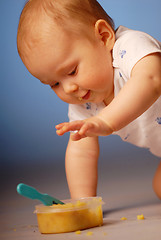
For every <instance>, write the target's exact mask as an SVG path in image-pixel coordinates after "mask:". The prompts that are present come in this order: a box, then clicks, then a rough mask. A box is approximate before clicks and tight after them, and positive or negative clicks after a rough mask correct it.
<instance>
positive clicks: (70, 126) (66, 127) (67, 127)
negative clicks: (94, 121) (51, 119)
mask: <svg viewBox="0 0 161 240" xmlns="http://www.w3.org/2000/svg"><path fill="white" fill-rule="evenodd" d="M82 125H83V121H73V122H70V123H65V124H63V125H61V126H59V127H58V128H57V129H58V130H57V131H56V133H57V134H58V135H63V134H64V133H66V132H69V131H76V130H80V128H81V127H82Z"/></svg>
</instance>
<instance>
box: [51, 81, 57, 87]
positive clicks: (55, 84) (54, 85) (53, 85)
mask: <svg viewBox="0 0 161 240" xmlns="http://www.w3.org/2000/svg"><path fill="white" fill-rule="evenodd" d="M57 86H59V82H56V83H54V84H52V85H50V87H51V88H54V87H57Z"/></svg>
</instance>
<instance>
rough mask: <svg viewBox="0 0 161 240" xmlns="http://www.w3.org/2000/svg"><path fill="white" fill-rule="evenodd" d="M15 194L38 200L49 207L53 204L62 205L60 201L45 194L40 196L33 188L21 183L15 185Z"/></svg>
mask: <svg viewBox="0 0 161 240" xmlns="http://www.w3.org/2000/svg"><path fill="white" fill-rule="evenodd" d="M17 192H18V193H19V194H20V195H22V196H24V197H27V198H31V199H38V200H40V201H41V202H42V203H43V204H44V205H46V206H51V205H53V204H64V203H63V202H61V201H60V200H58V199H56V198H53V197H51V196H49V195H48V194H46V193H45V194H42V193H40V192H38V191H37V190H36V189H35V188H33V187H30V186H28V185H26V184H23V183H20V184H18V185H17Z"/></svg>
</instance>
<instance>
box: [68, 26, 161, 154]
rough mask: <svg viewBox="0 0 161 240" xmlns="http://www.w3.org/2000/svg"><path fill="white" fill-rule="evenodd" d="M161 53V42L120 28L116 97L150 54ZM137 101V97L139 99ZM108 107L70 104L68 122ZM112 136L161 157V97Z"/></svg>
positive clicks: (115, 61) (116, 50)
mask: <svg viewBox="0 0 161 240" xmlns="http://www.w3.org/2000/svg"><path fill="white" fill-rule="evenodd" d="M155 52H161V43H160V42H158V41H157V40H155V39H154V38H152V37H151V36H150V35H148V34H146V33H143V32H140V31H134V30H130V29H128V28H125V27H123V26H120V27H119V28H118V30H117V31H116V42H115V45H114V48H113V67H114V96H116V95H117V94H118V93H119V91H120V90H121V88H122V87H123V86H124V84H125V83H126V82H127V81H128V79H129V78H130V75H131V71H132V68H133V67H134V65H135V64H136V63H137V62H138V61H139V60H140V59H141V58H143V57H145V56H147V55H148V54H151V53H155ZM136 98H137V96H136ZM105 107H106V106H105V104H104V103H103V102H102V103H98V104H96V103H86V104H82V105H77V104H69V112H68V116H69V120H70V121H74V120H82V119H86V118H89V117H91V116H95V115H97V114H98V113H99V112H100V111H101V110H102V109H103V108H105ZM113 134H117V135H119V136H120V137H121V138H122V140H124V141H127V142H130V143H132V144H134V145H136V146H139V147H144V148H148V149H149V150H150V151H151V152H152V153H153V154H154V155H156V156H159V157H161V97H159V98H158V100H157V101H156V102H155V103H154V104H153V105H152V106H151V107H150V108H149V109H148V110H147V111H146V112H144V113H143V114H142V115H141V116H139V117H138V118H137V119H135V120H134V121H133V122H131V123H130V124H128V125H127V126H126V127H124V128H122V129H121V130H119V131H117V132H114V133H113Z"/></svg>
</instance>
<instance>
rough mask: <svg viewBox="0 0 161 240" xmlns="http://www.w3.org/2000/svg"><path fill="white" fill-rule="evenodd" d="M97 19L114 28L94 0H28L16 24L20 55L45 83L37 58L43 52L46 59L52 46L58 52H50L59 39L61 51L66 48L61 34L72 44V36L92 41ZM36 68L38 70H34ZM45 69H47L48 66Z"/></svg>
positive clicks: (32, 71)
mask: <svg viewBox="0 0 161 240" xmlns="http://www.w3.org/2000/svg"><path fill="white" fill-rule="evenodd" d="M100 19H102V20H103V21H104V22H106V23H107V25H108V27H110V31H113V32H114V23H113V20H112V19H111V18H110V17H109V16H108V15H107V13H106V12H105V11H104V10H103V8H102V7H101V6H100V5H99V3H98V2H97V1H96V0H29V1H27V3H26V4H25V7H24V9H23V11H22V13H21V16H20V21H19V26H18V33H17V48H18V52H19V55H20V57H21V59H22V61H23V62H24V64H25V65H26V67H27V68H28V70H29V71H30V72H31V73H32V74H33V75H34V76H35V77H37V78H39V79H40V80H41V81H42V82H44V83H46V82H45V81H44V79H45V78H44V79H43V77H42V76H43V73H41V74H37V73H38V72H41V71H40V70H41V69H42V67H41V65H42V61H41V64H40V65H39V69H38V63H37V60H39V59H40V58H41V57H42V56H43V60H44V63H46V62H47V61H45V56H46V58H47V60H48V56H49V54H50V53H51V52H50V50H49V48H53V49H54V48H55V51H56V50H57V52H56V53H55V52H54V53H53V55H54V54H56V55H57V54H58V53H59V50H60V42H61V44H62V49H61V51H64V52H66V49H63V45H65V42H64V40H65V38H64V34H66V36H67V37H68V39H66V40H67V41H68V40H70V41H68V44H69V45H71V44H72V41H73V39H75V40H77V39H82V38H85V39H86V40H87V41H89V42H94V41H95V25H96V22H97V21H99V20H100ZM63 38H64V39H63ZM102 38H103V37H102ZM47 55H48V56H47ZM51 55H52V54H51ZM39 57H40V58H39ZM33 59H34V60H33ZM33 62H34V63H37V66H36V64H35V67H34V66H33ZM42 66H43V65H42ZM48 66H49V64H48ZM43 67H44V66H43ZM36 68H37V70H38V71H36V70H35V69H36ZM46 70H47V71H48V72H49V68H48V69H47V68H46ZM45 77H46V76H45ZM49 78H50V77H49ZM50 85H51V84H50ZM56 94H57V93H56ZM57 95H58V96H59V94H57ZM63 100H64V101H67V102H70V101H69V100H66V99H63Z"/></svg>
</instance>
